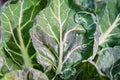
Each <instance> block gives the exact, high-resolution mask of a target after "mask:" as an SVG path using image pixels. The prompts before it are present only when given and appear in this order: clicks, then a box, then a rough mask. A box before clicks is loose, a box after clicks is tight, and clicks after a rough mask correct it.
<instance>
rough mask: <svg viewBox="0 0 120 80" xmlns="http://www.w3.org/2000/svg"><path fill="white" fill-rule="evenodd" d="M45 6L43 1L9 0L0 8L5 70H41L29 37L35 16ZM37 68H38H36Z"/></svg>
mask: <svg viewBox="0 0 120 80" xmlns="http://www.w3.org/2000/svg"><path fill="white" fill-rule="evenodd" d="M45 6H46V1H45V0H11V1H9V2H7V3H6V4H5V5H4V6H3V7H2V13H1V23H2V43H1V52H2V55H3V57H4V61H5V66H4V67H3V69H2V70H3V71H2V72H6V71H7V70H6V68H7V69H8V70H9V71H11V70H14V69H24V68H29V67H34V68H39V69H40V68H41V67H40V65H39V64H38V62H37V60H36V57H35V53H36V51H35V50H34V47H33V45H32V41H31V38H30V35H29V29H30V28H31V27H32V25H33V22H34V17H35V16H36V14H37V13H38V12H39V11H40V10H42V9H43V8H44V7H45ZM37 66H39V67H37Z"/></svg>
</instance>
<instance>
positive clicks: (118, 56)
mask: <svg viewBox="0 0 120 80" xmlns="http://www.w3.org/2000/svg"><path fill="white" fill-rule="evenodd" d="M97 65H98V67H99V68H100V69H101V70H102V71H103V72H104V73H105V75H106V76H108V77H109V78H111V79H113V80H119V78H118V77H119V76H120V74H119V73H120V69H119V67H120V46H115V47H114V48H104V49H102V50H101V51H100V53H99V58H98V60H97Z"/></svg>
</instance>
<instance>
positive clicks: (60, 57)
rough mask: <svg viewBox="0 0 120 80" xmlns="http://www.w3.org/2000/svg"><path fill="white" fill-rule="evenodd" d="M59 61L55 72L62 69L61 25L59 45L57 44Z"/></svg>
mask: <svg viewBox="0 0 120 80" xmlns="http://www.w3.org/2000/svg"><path fill="white" fill-rule="evenodd" d="M59 49H60V50H59V55H60V56H59V63H58V69H57V74H59V73H60V72H61V70H62V67H63V64H62V58H63V41H62V26H60V45H59Z"/></svg>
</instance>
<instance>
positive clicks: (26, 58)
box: [17, 1, 32, 68]
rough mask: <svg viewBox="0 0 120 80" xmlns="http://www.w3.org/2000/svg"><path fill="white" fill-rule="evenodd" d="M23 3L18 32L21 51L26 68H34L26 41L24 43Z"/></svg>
mask: <svg viewBox="0 0 120 80" xmlns="http://www.w3.org/2000/svg"><path fill="white" fill-rule="evenodd" d="M23 3H24V1H21V7H20V18H19V25H18V28H17V31H18V37H19V41H20V51H21V53H22V57H23V61H24V64H25V68H29V67H32V64H31V61H30V59H29V56H28V51H27V49H26V47H25V45H24V41H23V38H22V34H21V22H22V15H23Z"/></svg>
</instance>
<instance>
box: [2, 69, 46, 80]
mask: <svg viewBox="0 0 120 80" xmlns="http://www.w3.org/2000/svg"><path fill="white" fill-rule="evenodd" d="M1 80H48V78H47V76H46V75H45V74H44V73H42V72H41V71H39V70H36V69H33V68H28V69H24V70H16V71H12V72H10V73H7V74H6V75H5V76H4V77H3V78H2V79H1Z"/></svg>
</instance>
